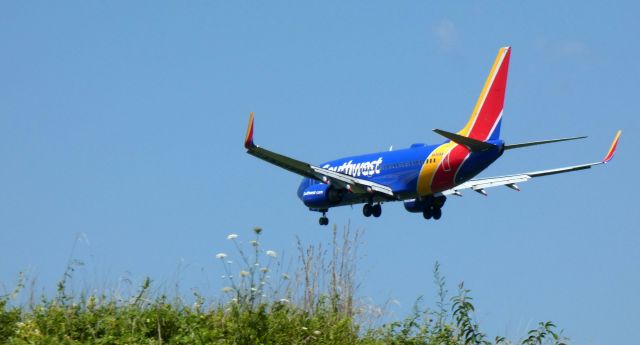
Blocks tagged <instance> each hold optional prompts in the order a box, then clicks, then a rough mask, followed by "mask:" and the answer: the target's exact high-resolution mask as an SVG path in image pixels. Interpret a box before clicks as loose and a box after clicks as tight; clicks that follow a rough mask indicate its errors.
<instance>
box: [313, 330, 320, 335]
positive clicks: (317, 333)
mask: <svg viewBox="0 0 640 345" xmlns="http://www.w3.org/2000/svg"><path fill="white" fill-rule="evenodd" d="M320 333H322V332H320V331H313V334H315V335H320Z"/></svg>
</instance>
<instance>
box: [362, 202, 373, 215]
mask: <svg viewBox="0 0 640 345" xmlns="http://www.w3.org/2000/svg"><path fill="white" fill-rule="evenodd" d="M372 213H373V205H371V204H364V206H362V214H364V216H365V217H371V214H372Z"/></svg>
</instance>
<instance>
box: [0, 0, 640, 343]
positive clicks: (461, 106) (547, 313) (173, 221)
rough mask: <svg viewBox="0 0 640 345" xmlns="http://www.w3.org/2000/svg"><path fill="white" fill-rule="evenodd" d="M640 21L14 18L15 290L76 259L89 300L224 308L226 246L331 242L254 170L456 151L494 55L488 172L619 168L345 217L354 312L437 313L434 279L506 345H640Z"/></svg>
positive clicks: (7, 71)
mask: <svg viewBox="0 0 640 345" xmlns="http://www.w3.org/2000/svg"><path fill="white" fill-rule="evenodd" d="M638 13H640V7H639V5H638V3H637V2H636V1H619V2H598V3H595V2H584V1H561V2H559V1H440V2H434V1H402V2H389V1H366V2H345V1H322V2H301V1H284V2H283V1H256V2H246V1H191V2H170V3H167V2H161V1H138V2H131V1H68V2H50V1H17V0H16V1H2V2H0V42H2V48H1V53H0V160H1V163H0V164H1V166H0V234H1V237H0V283H1V284H2V285H3V286H4V287H5V288H11V287H12V286H13V284H14V282H15V277H16V275H17V273H18V272H19V271H25V270H26V271H27V272H28V273H29V274H30V275H31V276H32V277H37V279H38V284H39V285H40V286H53V285H54V283H55V282H56V281H57V280H58V279H59V278H60V276H61V275H62V272H63V270H64V268H65V265H66V263H67V260H68V259H69V255H70V253H71V248H72V246H73V243H74V239H75V238H76V237H77V236H78V234H83V236H84V237H83V238H84V239H83V240H82V241H80V242H79V243H78V245H77V248H76V250H75V252H74V255H75V256H76V257H77V258H79V259H81V260H83V261H85V263H86V264H87V266H85V268H84V269H83V270H82V271H81V272H80V273H81V274H80V273H79V274H80V277H79V279H85V280H86V281H85V282H83V284H86V285H87V286H96V285H100V284H102V285H104V286H108V285H110V284H111V285H116V284H118V283H119V282H121V281H122V277H129V278H130V279H132V280H134V281H140V280H141V279H142V277H145V276H147V275H149V276H151V277H153V278H154V279H155V280H156V281H157V282H166V283H167V284H172V283H173V282H175V281H176V280H178V281H180V283H181V285H182V286H183V287H185V288H190V287H197V288H200V289H202V290H207V289H208V291H209V292H210V294H211V295H217V293H218V291H219V288H220V287H221V286H222V284H223V282H222V281H221V280H220V279H219V276H220V271H221V269H220V267H219V266H218V265H219V263H218V262H216V261H215V259H214V258H213V257H214V255H215V253H217V252H219V251H228V250H230V247H229V243H228V241H227V240H226V239H225V236H226V234H228V233H230V232H236V233H239V234H240V235H241V236H245V238H246V236H248V234H249V231H250V229H251V228H252V227H253V226H255V225H260V226H262V227H263V228H264V229H265V239H264V240H265V242H266V243H265V244H266V245H267V246H269V247H270V248H273V249H275V250H277V251H279V252H282V251H284V252H289V253H293V251H294V250H295V236H296V235H298V236H300V238H301V239H302V240H303V241H305V242H307V243H313V242H317V241H320V240H322V241H326V240H327V239H328V238H329V237H330V231H329V228H326V227H320V226H318V225H317V217H318V214H316V213H312V212H309V211H307V210H306V209H305V207H304V206H303V205H302V204H301V202H300V201H299V200H298V199H297V197H296V195H295V191H296V187H297V184H298V183H299V180H300V178H299V177H298V176H295V175H293V174H291V173H288V172H286V171H283V170H281V169H278V168H276V167H274V166H271V165H268V164H266V163H264V162H262V161H259V160H257V159H255V158H253V157H251V156H249V155H247V154H245V152H244V149H243V147H242V141H243V138H244V131H245V129H246V121H247V119H248V114H249V112H250V111H255V113H256V122H255V126H256V132H255V139H256V142H257V143H258V144H261V145H262V146H265V147H268V148H270V149H273V150H275V151H278V152H281V153H284V154H287V155H290V156H292V157H296V158H299V159H301V160H305V161H308V162H311V163H320V162H322V161H325V160H328V159H331V158H336V157H340V156H344V155H352V154H358V153H366V152H372V151H380V150H386V149H387V148H388V147H389V146H390V145H393V146H394V147H396V148H400V147H406V146H408V145H410V144H411V143H414V142H427V143H433V142H438V141H440V140H442V138H440V137H438V136H437V135H436V134H434V133H433V132H431V129H432V128H442V129H444V130H449V131H456V130H458V129H460V128H461V127H462V126H463V125H464V124H465V122H466V120H467V118H468V116H469V114H470V112H471V110H472V108H473V106H474V104H475V101H476V99H477V96H478V94H479V92H480V89H481V87H482V85H483V83H484V79H485V77H486V76H487V74H488V72H489V69H490V67H491V64H492V62H493V59H494V58H495V55H496V54H497V51H498V48H499V47H501V46H505V45H511V46H512V47H513V53H512V57H511V64H510V71H509V81H508V86H507V96H506V101H505V115H504V118H503V124H502V136H503V139H505V140H506V141H507V142H520V141H529V140H541V139H547V138H555V137H562V136H572V135H589V138H588V139H586V140H582V141H579V142H572V143H560V144H555V145H548V146H546V147H536V148H529V149H522V150H518V151H514V152H512V151H510V152H508V153H506V154H505V155H504V156H503V157H502V158H501V159H500V160H499V161H498V162H497V163H496V164H494V165H493V166H492V167H490V168H489V169H488V170H487V171H485V172H484V173H483V175H484V176H492V175H501V174H507V173H517V172H525V171H531V170H538V169H546V168H553V167H561V166H565V165H571V164H576V163H586V162H591V161H596V160H599V159H601V158H602V156H603V155H604V154H605V152H606V150H607V148H608V146H609V144H610V141H611V140H612V138H613V136H614V133H615V131H616V130H617V129H622V130H623V135H622V138H621V141H620V145H619V150H618V153H617V155H616V157H615V159H614V160H613V161H612V162H611V164H608V165H607V166H606V167H597V168H595V169H592V170H589V171H582V172H576V173H571V174H565V175H562V176H553V177H544V178H539V179H536V180H534V181H531V182H528V183H525V184H522V185H521V188H522V191H521V192H520V193H517V192H514V191H512V190H510V189H508V188H498V189H492V190H489V191H488V192H489V196H488V197H486V198H485V197H482V196H481V195H478V194H475V193H472V192H467V193H466V194H465V196H464V197H462V198H450V199H449V200H448V202H447V204H446V206H445V208H444V209H443V219H442V220H440V221H438V222H433V221H430V222H427V221H425V220H424V219H423V218H422V216H421V215H419V214H410V213H407V212H405V210H404V208H403V207H402V204H400V203H393V204H386V205H384V208H383V215H382V217H381V218H379V219H373V218H364V217H363V216H362V214H361V210H360V207H353V208H350V207H344V208H341V209H335V210H332V211H331V212H330V213H329V217H330V219H331V222H332V224H333V223H335V224H338V225H340V226H342V225H344V224H346V223H347V222H349V221H350V222H351V225H352V227H354V228H362V229H365V230H366V234H365V237H364V240H365V243H364V245H363V247H361V253H362V254H363V255H364V257H363V259H362V261H361V263H360V265H359V268H360V272H359V274H360V276H361V278H362V282H363V284H362V287H361V289H360V295H361V296H366V297H369V298H371V300H372V301H373V302H374V303H380V304H382V303H384V302H385V301H386V300H387V299H389V298H392V299H396V300H397V301H398V302H399V306H397V307H396V310H395V312H396V313H397V314H398V315H404V314H405V313H406V312H407V311H408V310H410V307H411V305H412V304H413V302H414V300H415V299H416V298H417V297H418V296H420V295H424V296H425V297H426V298H427V300H433V299H434V298H432V296H434V286H433V284H432V276H431V268H432V266H433V264H434V262H435V261H436V260H439V261H440V262H441V264H442V270H443V272H444V273H445V275H446V276H447V279H448V281H449V283H450V290H455V289H454V287H455V284H456V283H457V282H459V281H461V280H464V281H465V284H466V286H468V287H469V288H471V289H472V290H473V292H472V295H473V296H474V298H475V302H476V307H477V310H478V311H479V313H478V317H479V319H480V321H481V322H482V324H483V325H484V326H485V329H486V330H488V331H489V333H490V334H492V335H495V334H506V335H508V336H511V337H518V336H520V335H522V332H523V331H524V330H525V329H526V328H527V327H532V326H534V322H537V321H541V320H553V321H555V322H556V323H557V324H558V325H560V326H561V327H563V328H564V329H565V333H566V334H567V335H568V336H570V337H571V338H573V339H574V340H575V341H576V343H581V344H592V343H598V344H607V343H608V344H615V343H618V344H622V343H631V342H633V340H635V339H636V337H635V333H636V332H635V330H636V329H637V324H638V321H640V316H638V310H639V309H640V298H639V297H638V294H637V292H638V291H637V290H638V286H640V268H639V264H640V250H639V248H640V233H639V231H640V227H639V226H638V225H639V221H638V216H637V215H636V214H635V212H637V209H638V202H637V192H636V189H637V188H636V186H635V181H637V176H636V173H637V171H638V169H639V165H638V160H637V159H638V149H639V141H638V139H637V137H638V135H637V133H638V130H639V129H640V128H639V127H640V126H639V125H640V123H639V121H638V104H637V103H638V101H639V95H640V67H639V66H640V64H639V61H640V46H639V45H638V38H639V37H640V22H639V21H638V18H637V15H638Z"/></svg>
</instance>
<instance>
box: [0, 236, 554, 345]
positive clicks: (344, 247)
mask: <svg viewBox="0 0 640 345" xmlns="http://www.w3.org/2000/svg"><path fill="white" fill-rule="evenodd" d="M261 233H262V230H261V229H260V228H256V229H254V231H253V239H252V240H251V241H250V242H248V243H244V244H243V243H242V242H240V240H239V239H238V235H236V234H230V235H229V236H228V237H227V238H228V239H229V240H230V241H232V242H233V244H234V246H235V248H236V250H237V255H238V259H239V261H238V263H234V262H233V261H231V260H230V259H231V258H230V257H229V256H228V255H227V254H226V253H218V254H217V255H216V258H217V259H218V260H219V261H220V262H221V264H222V266H223V268H224V270H225V275H224V276H223V279H224V280H225V282H226V283H228V286H226V287H225V288H223V289H222V297H220V298H218V299H217V300H215V301H207V300H206V299H205V298H203V297H202V296H200V295H199V294H194V299H195V303H194V304H193V305H187V304H186V303H185V302H183V300H182V299H181V298H180V297H175V298H171V299H170V298H168V297H167V296H165V295H159V296H154V294H153V293H151V292H150V289H151V286H152V282H151V280H150V279H146V280H145V281H144V282H143V283H142V284H141V286H140V288H139V291H137V292H136V293H135V294H132V295H131V296H128V297H127V298H122V297H119V298H116V297H114V296H105V295H101V296H96V295H91V294H88V295H87V294H81V295H80V296H73V295H70V294H68V293H67V283H68V281H69V279H72V275H73V271H74V264H73V263H72V264H70V265H69V267H68V268H67V270H66V272H65V274H64V276H63V279H62V280H61V282H60V283H59V284H58V289H57V295H56V296H55V297H53V298H45V297H43V298H42V299H41V301H40V302H38V303H34V302H33V301H30V302H29V303H28V304H27V306H19V305H15V304H16V303H15V300H16V296H18V294H19V293H20V292H21V291H22V290H24V286H25V285H26V284H25V279H24V278H23V277H21V279H19V281H18V283H17V284H16V288H15V290H14V291H13V292H11V293H9V294H6V295H4V296H2V297H0V342H1V343H3V344H512V342H511V341H509V340H507V339H505V338H503V337H497V338H495V339H492V340H490V339H489V338H488V337H487V335H486V334H485V333H483V332H482V331H481V329H480V325H479V324H478V323H477V321H476V319H475V318H474V306H473V304H472V298H471V297H469V290H468V289H466V288H465V287H464V286H463V284H460V285H459V289H458V292H457V294H456V295H455V296H453V297H449V296H448V295H447V290H446V284H445V279H444V278H443V277H442V275H441V273H440V268H439V265H438V264H437V263H436V265H435V267H434V271H433V273H434V282H435V285H436V287H437V291H438V294H437V301H436V303H435V307H434V308H424V307H422V306H421V300H420V299H418V301H417V302H416V305H415V307H414V309H413V312H412V313H411V314H410V315H409V316H407V317H406V318H404V319H403V320H401V321H394V322H389V323H381V322H382V321H381V320H383V318H382V316H383V315H384V310H381V309H380V308H375V307H372V306H370V305H367V304H365V303H362V302H361V301H359V300H358V299H357V298H356V294H355V292H356V288H357V286H358V285H357V283H356V279H355V272H356V263H357V261H358V256H357V247H358V245H359V243H360V235H361V234H360V232H355V233H352V232H351V231H350V230H349V229H348V227H347V228H345V230H344V231H342V232H341V233H338V231H337V230H336V228H335V227H334V229H333V241H332V242H331V243H329V245H328V247H327V248H326V249H325V247H324V246H323V245H322V244H320V245H315V246H314V245H309V246H304V245H302V244H301V242H300V241H299V240H298V260H296V261H297V262H298V265H295V266H297V267H296V268H295V269H294V270H292V271H293V272H295V273H293V274H292V275H290V273H288V271H285V270H284V269H283V264H282V261H281V259H280V258H279V256H278V254H277V253H276V252H275V251H272V250H266V251H265V250H263V249H262V248H261V245H260V236H261ZM247 247H248V248H247ZM238 268H240V269H239V270H238ZM383 309H384V308H383ZM565 342H566V338H564V337H563V336H562V335H561V334H560V333H559V332H556V326H555V325H554V324H552V323H551V322H545V323H540V324H539V325H538V327H537V328H536V329H533V330H531V331H529V332H528V334H527V335H526V337H525V338H524V339H521V340H520V341H518V343H520V344H523V345H533V344H558V345H559V344H564V343H565Z"/></svg>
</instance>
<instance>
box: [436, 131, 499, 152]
mask: <svg viewBox="0 0 640 345" xmlns="http://www.w3.org/2000/svg"><path fill="white" fill-rule="evenodd" d="M433 131H434V132H436V133H438V134H440V135H442V136H443V137H445V138H447V139H449V140H451V141H453V142H456V143H458V144H460V145H462V146H465V147H466V148H468V149H469V150H470V151H471V152H479V151H486V150H490V149H493V148H496V147H497V146H496V145H493V144H489V143H486V142H484V141H480V140H476V139H471V138H469V137H465V136H463V135H460V134H456V133H451V132H446V131H443V130H441V129H434V130H433Z"/></svg>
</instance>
